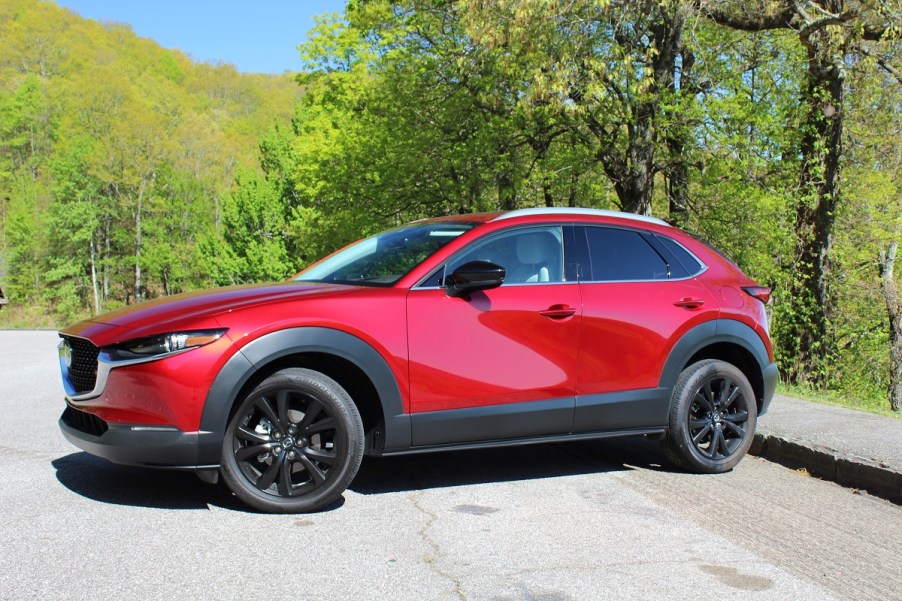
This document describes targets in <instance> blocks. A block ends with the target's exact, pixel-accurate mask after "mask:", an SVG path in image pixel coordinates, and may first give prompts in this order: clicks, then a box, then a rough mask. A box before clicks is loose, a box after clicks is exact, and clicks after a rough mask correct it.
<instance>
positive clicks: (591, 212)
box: [490, 207, 670, 226]
mask: <svg viewBox="0 0 902 601" xmlns="http://www.w3.org/2000/svg"><path fill="white" fill-rule="evenodd" d="M531 215H548V216H551V215H559V216H564V217H566V216H572V215H588V216H595V217H616V218H619V219H630V220H632V221H641V222H644V223H654V224H655V225H666V226H669V225H670V224H669V223H667V222H666V221H663V220H661V219H658V218H656V217H649V216H647V215H638V214H636V213H624V212H622V211H608V210H606V209H584V208H580V207H536V208H532V209H519V210H517V211H510V212H508V213H502V214H500V215H498V216H497V217H495V218H494V219H491V220H490V221H501V220H503V219H514V218H516V217H529V216H531Z"/></svg>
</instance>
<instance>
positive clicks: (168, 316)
mask: <svg viewBox="0 0 902 601" xmlns="http://www.w3.org/2000/svg"><path fill="white" fill-rule="evenodd" d="M356 289H357V288H356V287H354V286H344V285H342V286H339V285H332V284H315V283H306V282H305V283H301V282H285V283H280V284H262V285H248V286H230V287H227V288H217V289H215V290H205V291H198V292H188V293H185V294H177V295H174V296H165V297H161V298H157V299H154V300H149V301H145V302H143V303H139V304H137V305H130V306H128V307H124V308H122V309H118V310H116V311H111V312H109V313H104V314H103V315H98V316H96V317H93V318H91V319H88V320H86V321H83V322H80V323H77V324H74V325H72V326H69V327H68V328H66V329H64V330H62V332H61V333H62V334H67V335H72V336H79V337H83V338H88V339H90V340H92V341H93V342H94V344H97V345H98V346H105V345H109V344H115V343H117V342H123V341H124V340H127V339H134V338H140V337H143V336H152V335H155V334H159V333H162V332H166V331H171V330H172V329H181V328H198V329H201V328H216V327H218V324H217V323H216V321H215V318H216V316H217V315H220V314H222V313H228V312H230V311H236V310H239V309H242V308H245V307H249V306H259V305H262V304H269V303H278V302H286V301H295V300H300V299H304V298H322V297H327V296H339V295H344V294H348V293H350V292H353V291H354V290H356Z"/></svg>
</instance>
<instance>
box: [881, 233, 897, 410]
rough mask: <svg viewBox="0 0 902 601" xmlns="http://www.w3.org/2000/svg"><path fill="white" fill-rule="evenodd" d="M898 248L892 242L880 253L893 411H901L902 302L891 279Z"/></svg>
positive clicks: (890, 400)
mask: <svg viewBox="0 0 902 601" xmlns="http://www.w3.org/2000/svg"><path fill="white" fill-rule="evenodd" d="M898 246H899V245H898V244H897V243H896V242H893V243H892V244H890V246H889V250H887V251H886V252H884V251H882V250H881V251H880V290H881V291H882V292H883V298H884V299H885V300H886V311H887V314H888V315H889V375H890V391H889V404H890V407H891V408H892V410H893V411H902V302H900V301H899V296H898V295H897V293H896V281H895V279H893V266H894V264H895V262H896V250H897V249H898Z"/></svg>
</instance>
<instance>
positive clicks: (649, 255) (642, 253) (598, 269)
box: [584, 227, 670, 282]
mask: <svg viewBox="0 0 902 601" xmlns="http://www.w3.org/2000/svg"><path fill="white" fill-rule="evenodd" d="M584 231H585V233H586V240H587V242H588V245H589V248H588V250H589V257H588V259H589V269H588V271H589V274H590V275H589V278H588V279H589V280H590V281H593V282H627V281H636V280H666V279H669V277H670V269H669V266H668V264H667V261H665V260H664V258H663V257H662V256H661V254H660V253H658V251H656V250H655V249H654V248H653V247H652V246H651V245H650V244H649V243H648V242H646V240H645V238H644V237H643V236H642V234H640V233H639V232H636V231H633V230H624V229H618V228H611V227H587V228H585V230H584Z"/></svg>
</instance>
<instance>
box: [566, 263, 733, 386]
mask: <svg viewBox="0 0 902 601" xmlns="http://www.w3.org/2000/svg"><path fill="white" fill-rule="evenodd" d="M580 288H581V289H582V295H583V331H582V347H581V351H580V359H579V382H578V386H577V394H595V393H601V392H613V391H618V390H632V389H636V388H653V387H655V386H657V384H658V379H659V377H660V374H661V369H662V368H663V366H664V361H665V360H666V359H667V356H668V355H669V353H670V350H671V349H672V348H673V345H674V344H676V342H677V341H678V340H679V338H680V336H682V334H683V333H685V332H686V331H688V330H689V329H691V328H692V327H693V326H696V325H698V324H700V323H702V322H704V321H707V320H710V319H716V318H717V317H718V315H719V313H720V309H719V306H718V304H717V302H716V299H714V298H713V296H712V295H711V294H710V293H709V292H708V291H707V290H705V288H704V287H703V286H701V285H700V284H698V283H697V282H696V281H695V280H683V281H673V282H671V281H662V282H610V283H605V282H599V283H584V284H580ZM684 298H693V299H699V300H702V301H704V304H703V305H701V306H700V307H697V308H691V307H690V308H684V307H680V306H675V305H674V302H675V301H679V300H681V299H684Z"/></svg>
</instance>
